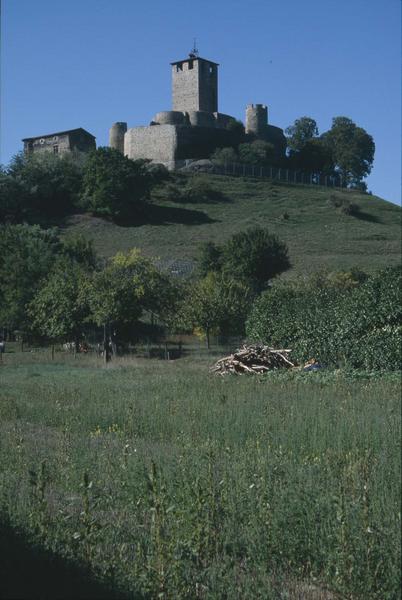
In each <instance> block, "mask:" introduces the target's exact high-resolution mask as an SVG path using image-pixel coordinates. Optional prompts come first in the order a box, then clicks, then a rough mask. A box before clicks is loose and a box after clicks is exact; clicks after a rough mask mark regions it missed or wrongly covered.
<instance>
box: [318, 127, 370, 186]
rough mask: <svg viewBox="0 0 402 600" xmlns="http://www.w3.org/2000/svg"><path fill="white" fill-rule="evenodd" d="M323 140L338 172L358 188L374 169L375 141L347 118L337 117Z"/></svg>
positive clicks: (348, 182)
mask: <svg viewBox="0 0 402 600" xmlns="http://www.w3.org/2000/svg"><path fill="white" fill-rule="evenodd" d="M322 139H323V141H324V143H325V145H326V146H327V148H328V149H329V150H330V152H331V154H332V158H333V161H334V164H335V168H336V171H337V172H338V173H340V175H341V176H342V177H343V180H344V182H345V183H346V184H347V185H349V186H358V185H359V184H360V183H361V180H362V179H363V178H364V177H366V176H367V175H368V174H369V173H370V171H371V168H372V165H373V161H374V152H375V144H374V140H373V138H372V137H371V135H369V134H368V133H367V132H366V131H365V130H364V129H362V128H361V127H358V126H357V125H356V124H355V123H354V122H353V121H352V120H351V119H348V118H347V117H335V118H334V119H333V120H332V127H331V129H330V130H329V131H327V132H326V133H325V134H324V135H323V136H322Z"/></svg>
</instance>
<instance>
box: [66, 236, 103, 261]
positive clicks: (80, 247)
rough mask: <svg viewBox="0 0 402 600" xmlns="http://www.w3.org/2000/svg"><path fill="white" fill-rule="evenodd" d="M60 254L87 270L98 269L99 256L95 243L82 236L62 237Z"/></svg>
mask: <svg viewBox="0 0 402 600" xmlns="http://www.w3.org/2000/svg"><path fill="white" fill-rule="evenodd" d="M60 252H61V254H63V255H65V256H67V257H68V258H69V259H70V260H71V261H74V262H76V263H78V264H79V265H82V266H83V267H84V268H86V269H94V268H95V267H96V263H97V256H96V252H95V249H94V246H93V242H92V240H88V239H87V238H86V237H85V236H83V235H81V234H68V235H66V236H65V237H62V238H61V247H60Z"/></svg>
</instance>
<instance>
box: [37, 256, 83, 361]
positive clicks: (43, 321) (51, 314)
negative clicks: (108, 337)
mask: <svg viewBox="0 0 402 600" xmlns="http://www.w3.org/2000/svg"><path fill="white" fill-rule="evenodd" d="M87 281H88V272H87V271H86V270H85V269H84V268H83V267H82V266H80V265H78V264H77V263H76V262H74V261H71V260H69V259H67V258H62V259H61V260H59V261H58V262H57V264H56V265H55V267H54V269H53V271H52V272H51V273H50V275H49V277H48V278H47V279H45V280H44V281H43V283H42V285H41V286H40V288H39V290H38V291H37V293H36V294H35V297H34V298H33V300H32V301H31V302H30V304H29V308H28V315H29V316H30V317H31V318H32V327H33V328H34V329H36V330H38V331H39V332H40V333H41V334H42V335H44V336H46V337H47V338H49V339H50V340H52V342H54V341H56V340H64V341H68V340H74V342H75V349H76V350H78V348H79V339H80V335H81V332H82V328H83V326H84V323H85V321H86V319H87V318H88V313H89V308H88V301H87V298H86V288H87Z"/></svg>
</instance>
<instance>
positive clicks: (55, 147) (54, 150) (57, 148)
mask: <svg viewBox="0 0 402 600" xmlns="http://www.w3.org/2000/svg"><path fill="white" fill-rule="evenodd" d="M58 153H59V147H58V145H57V144H55V145H54V146H53V154H58Z"/></svg>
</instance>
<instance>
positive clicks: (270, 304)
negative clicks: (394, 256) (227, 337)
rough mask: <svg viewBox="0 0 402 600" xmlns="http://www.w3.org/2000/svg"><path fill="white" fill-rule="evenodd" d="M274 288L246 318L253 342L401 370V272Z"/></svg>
mask: <svg viewBox="0 0 402 600" xmlns="http://www.w3.org/2000/svg"><path fill="white" fill-rule="evenodd" d="M338 284H339V280H338V281H337V282H336V283H335V284H333V285H331V284H330V282H329V280H328V283H327V285H322V286H320V287H318V286H314V285H311V284H309V285H304V286H303V285H302V286H299V287H297V286H291V285H289V284H287V285H282V286H277V287H274V288H273V289H272V290H269V291H267V292H265V293H264V294H263V295H262V296H260V297H259V298H258V299H257V301H256V302H255V304H254V306H253V308H252V311H251V314H250V316H249V319H248V321H247V326H246V331H247V335H248V336H249V337H250V339H252V340H258V341H262V342H264V343H267V344H272V345H277V346H282V347H290V348H292V349H293V356H294V358H295V359H296V360H298V361H305V360H307V359H310V358H312V357H315V358H317V359H318V360H320V361H322V362H325V363H327V364H328V365H339V364H347V365H349V366H351V367H353V368H364V369H384V370H385V369H387V370H396V369H399V368H400V355H401V348H400V334H401V332H402V311H401V307H400V306H401V304H400V289H401V272H400V269H399V268H395V267H393V268H389V269H385V270H384V271H380V272H379V273H377V274H376V275H373V276H371V277H369V278H368V279H367V280H366V281H363V282H362V283H360V284H357V285H342V286H339V285H338Z"/></svg>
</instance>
